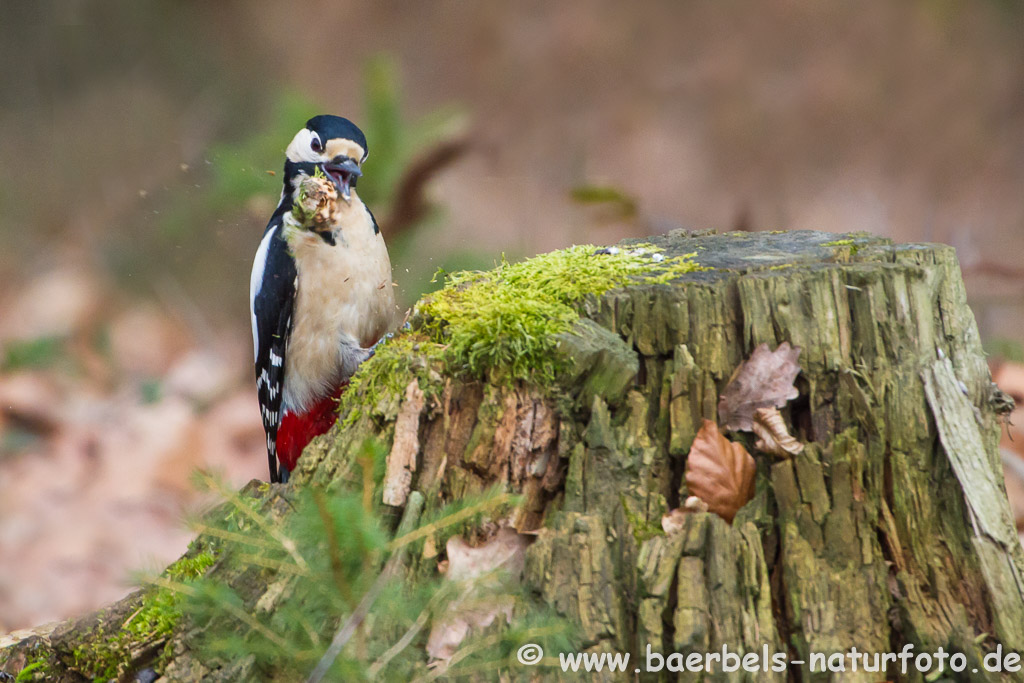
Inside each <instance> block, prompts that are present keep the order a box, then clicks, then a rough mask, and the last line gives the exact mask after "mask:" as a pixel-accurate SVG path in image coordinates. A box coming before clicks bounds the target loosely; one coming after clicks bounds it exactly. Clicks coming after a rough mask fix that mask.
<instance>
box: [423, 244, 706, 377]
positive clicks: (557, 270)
mask: <svg viewBox="0 0 1024 683" xmlns="http://www.w3.org/2000/svg"><path fill="white" fill-rule="evenodd" d="M597 250H598V248H597V247H594V246H592V245H579V246H573V247H569V248H568V249H562V250H560V251H553V252H550V253H548V254H542V255H540V256H536V257H534V258H531V259H528V260H526V261H522V262H519V263H507V262H502V263H501V264H499V265H498V266H497V267H496V268H495V269H494V270H492V271H489V272H461V273H453V274H451V275H449V276H448V277H447V281H446V284H445V287H444V288H443V289H441V290H440V291H439V292H436V293H434V294H432V295H430V296H428V297H427V298H425V299H424V300H423V301H421V302H420V303H419V305H418V306H417V310H416V316H417V321H418V325H419V328H420V330H421V331H422V332H423V333H425V334H426V336H427V337H428V338H429V339H430V340H431V341H433V342H436V343H439V344H443V345H444V347H443V352H442V355H443V358H444V361H445V364H446V366H447V369H448V370H449V371H450V372H454V373H457V374H464V375H469V376H472V377H477V378H481V379H483V378H487V379H489V380H491V381H500V380H502V379H505V380H525V381H531V382H537V383H543V384H548V383H550V382H551V381H552V380H554V379H555V377H556V375H557V371H558V367H557V365H558V362H559V361H558V356H557V355H556V354H555V346H556V339H555V337H556V336H557V335H558V334H561V333H563V332H567V331H568V330H569V329H570V327H571V326H572V324H573V323H574V322H575V321H576V320H577V319H578V318H579V314H578V312H577V310H576V306H577V305H578V304H580V303H581V302H582V301H583V300H584V299H585V298H586V297H587V296H591V295H600V294H603V293H605V292H607V291H608V290H611V289H615V288H617V287H624V286H626V285H628V284H631V283H645V284H659V283H661V284H664V283H668V282H670V281H672V280H674V279H675V278H678V277H679V276H681V275H683V274H686V273H690V272H693V271H695V270H698V269H699V266H697V264H695V263H694V262H693V260H692V259H693V256H694V254H687V255H685V256H679V257H673V258H664V257H663V256H662V254H661V253H660V251H659V250H658V249H657V248H656V247H653V246H651V245H649V244H640V245H635V246H634V247H633V248H632V249H616V250H615V251H614V252H613V253H602V254H596V253H595V252H596V251H597Z"/></svg>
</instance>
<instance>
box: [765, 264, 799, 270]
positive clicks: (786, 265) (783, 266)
mask: <svg viewBox="0 0 1024 683" xmlns="http://www.w3.org/2000/svg"><path fill="white" fill-rule="evenodd" d="M793 266H794V264H792V263H780V264H779V265H777V266H771V267H770V268H768V270H785V269H786V268H792V267H793Z"/></svg>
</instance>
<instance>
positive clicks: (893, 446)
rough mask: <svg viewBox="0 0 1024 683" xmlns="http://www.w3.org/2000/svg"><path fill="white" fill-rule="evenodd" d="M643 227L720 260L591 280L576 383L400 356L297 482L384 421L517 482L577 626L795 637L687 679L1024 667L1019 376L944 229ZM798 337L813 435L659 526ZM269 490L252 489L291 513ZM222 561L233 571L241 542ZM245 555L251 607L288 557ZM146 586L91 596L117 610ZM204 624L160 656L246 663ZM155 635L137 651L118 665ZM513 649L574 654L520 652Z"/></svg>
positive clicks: (645, 633)
mask: <svg viewBox="0 0 1024 683" xmlns="http://www.w3.org/2000/svg"><path fill="white" fill-rule="evenodd" d="M649 241H650V242H651V243H653V244H654V245H655V246H657V247H659V248H661V249H663V250H664V251H663V253H664V255H665V256H673V255H679V254H685V253H689V252H696V257H695V260H696V261H697V263H699V264H700V265H701V266H704V267H706V270H702V271H700V272H694V273H691V274H688V275H684V276H682V277H680V278H678V279H677V280H675V281H673V282H672V283H670V284H637V285H634V286H628V287H624V288H619V289H615V290H612V291H610V292H607V293H605V294H603V295H601V296H595V297H589V298H587V299H586V300H585V301H583V302H582V303H581V304H580V305H579V306H578V307H577V308H578V310H579V313H580V316H581V319H580V321H579V322H578V323H576V324H575V326H574V327H573V328H572V330H571V331H570V332H569V333H566V334H564V335H563V336H562V338H561V339H560V344H559V350H558V353H559V354H563V355H564V357H565V358H566V359H568V360H569V361H570V362H569V363H568V365H567V366H566V367H568V368H569V369H568V370H567V371H566V372H567V374H566V376H565V377H563V378H561V382H562V385H563V386H564V387H567V389H566V390H565V391H562V392H559V393H557V394H554V395H553V394H552V393H551V392H549V391H545V387H539V386H531V385H530V384H528V383H524V382H516V383H486V382H480V381H465V380H463V379H460V378H459V377H447V378H446V377H439V378H436V379H437V380H438V381H439V382H441V383H443V387H444V388H443V390H442V391H440V392H439V393H438V394H437V395H436V396H434V397H433V398H432V399H431V400H428V401H426V402H424V400H423V397H422V395H420V396H418V397H417V396H416V394H415V390H413V389H409V387H408V385H409V381H408V380H409V379H410V378H411V375H410V377H409V378H400V380H401V381H399V382H397V383H396V386H401V387H402V389H401V390H398V391H395V390H389V391H387V392H385V393H384V394H383V396H382V397H381V396H378V397H377V399H378V400H376V401H375V402H374V404H373V405H370V406H364V407H363V409H362V410H361V412H360V414H359V415H358V416H356V417H354V419H347V420H344V423H345V426H344V427H342V426H338V427H335V428H334V429H333V430H332V431H331V432H329V433H328V434H327V435H325V436H324V437H322V438H320V439H319V440H318V441H316V442H314V444H311V446H310V447H309V448H308V449H307V451H306V453H305V454H304V455H303V457H302V459H301V460H300V462H299V468H298V470H297V471H296V473H295V476H294V478H293V481H292V483H290V484H289V485H288V486H289V487H292V486H295V487H302V486H308V485H310V484H329V483H331V482H332V481H333V480H335V479H337V478H338V477H342V476H346V474H345V473H346V472H349V471H350V470H351V465H352V460H353V458H355V457H356V456H357V449H358V447H359V446H358V445H359V444H360V443H362V441H363V439H364V437H366V436H375V437H377V438H380V439H382V440H383V441H384V442H385V443H386V444H387V445H388V447H389V448H392V449H393V450H392V457H395V458H397V457H399V456H398V454H396V452H395V451H396V450H401V456H402V457H404V458H405V459H406V462H407V471H408V475H407V476H408V484H409V487H410V488H411V489H412V490H413V491H419V492H422V493H423V494H424V495H426V496H427V498H428V499H429V500H445V501H446V500H457V499H459V498H462V497H464V496H467V495H470V494H474V493H479V492H482V491H484V490H486V489H487V488H488V487H490V486H492V485H493V484H495V483H497V484H500V485H502V486H504V487H505V488H507V489H508V490H510V491H514V492H518V493H522V494H523V496H524V502H523V503H522V505H520V506H519V508H518V509H517V510H516V513H515V515H514V518H513V519H512V523H513V524H514V526H515V527H516V528H517V529H518V530H519V531H522V532H531V533H535V534H536V540H535V542H533V543H532V545H530V546H529V548H528V549H527V550H526V557H525V570H524V579H523V580H524V582H525V583H526V585H527V586H528V588H529V589H530V590H532V591H533V592H534V593H535V594H536V595H538V596H540V598H541V599H542V600H543V601H544V602H546V603H547V604H549V605H551V606H552V607H554V608H555V609H556V610H557V612H558V613H560V614H562V615H564V616H565V617H567V618H569V619H571V620H572V621H573V622H575V623H576V624H578V625H579V627H580V632H581V634H582V635H581V637H582V647H583V648H584V649H587V650H589V651H593V652H599V651H608V652H613V651H617V652H629V653H631V654H632V659H631V662H636V663H637V664H636V666H638V667H643V666H644V664H643V663H642V662H644V660H645V656H646V652H647V649H648V647H650V649H651V650H652V651H654V652H659V653H662V654H663V655H668V654H669V653H682V654H683V655H684V656H685V655H686V654H689V653H706V652H715V651H717V652H721V651H722V649H723V647H727V648H728V649H729V651H731V652H734V653H738V654H739V655H740V656H741V657H742V655H743V654H745V653H758V654H761V653H762V652H764V651H765V649H766V648H767V650H769V651H771V652H777V653H785V654H786V655H787V656H788V658H789V659H790V660H802V661H804V662H806V664H804V665H803V666H800V665H791V666H790V667H789V668H788V669H787V670H786V671H782V672H773V671H763V670H758V671H757V672H743V671H742V670H741V671H740V672H738V673H724V672H722V671H721V669H718V670H717V671H716V672H714V673H711V674H703V675H701V674H684V675H683V678H685V679H686V680H703V679H705V678H707V679H711V680H739V679H741V678H743V679H745V680H825V679H830V678H832V677H841V678H842V680H851V681H861V680H862V681H872V682H875V681H879V680H883V679H888V680H924V675H925V673H919V672H916V671H915V670H914V669H913V668H911V670H910V671H909V672H908V673H906V674H904V673H902V672H900V671H898V670H896V671H894V669H892V668H890V669H889V671H888V673H885V674H880V673H870V672H864V671H863V670H862V669H860V668H858V671H857V672H856V673H854V672H852V671H850V668H849V660H847V662H846V667H847V668H846V672H845V673H835V672H833V673H828V672H825V673H821V672H816V673H812V672H811V670H810V668H809V666H810V662H811V658H812V653H823V654H824V655H825V656H829V655H834V654H835V653H846V652H848V651H849V650H850V648H851V647H856V648H857V650H858V651H861V652H868V653H887V652H900V651H901V650H903V649H904V648H905V647H906V646H908V645H910V646H912V648H913V653H914V654H915V655H916V654H919V653H933V652H936V651H937V650H938V648H940V647H942V648H943V649H944V650H945V651H946V652H958V653H962V654H963V655H964V661H965V662H966V663H967V668H966V671H965V672H964V673H962V674H951V673H947V674H946V676H945V678H946V679H948V680H967V679H970V680H1005V677H1006V676H1010V677H1011V678H1012V679H1013V680H1022V676H1021V674H1020V673H1005V672H1004V673H994V672H988V671H986V670H985V669H984V666H983V664H984V662H983V660H984V658H985V656H986V654H988V653H991V652H993V651H995V650H996V648H997V647H1001V649H1002V652H1003V653H1004V654H1005V653H1006V652H1009V651H1018V652H1020V651H1024V577H1022V568H1024V557H1022V551H1021V546H1020V543H1019V541H1018V538H1017V534H1016V532H1015V530H1014V527H1013V524H1012V520H1011V517H1010V513H1009V508H1008V505H1007V501H1006V494H1005V490H1004V488H1003V483H1002V475H1001V469H1000V464H999V455H998V449H997V442H998V436H999V430H1000V425H1001V415H1002V414H1004V413H1005V408H1006V398H1005V395H1003V394H1002V393H1001V392H999V391H998V389H996V387H995V385H994V384H993V383H992V382H991V378H990V375H989V370H988V367H987V364H986V361H985V357H984V354H983V352H982V349H981V345H980V341H979V337H978V331H977V328H976V326H975V322H974V318H973V316H972V314H971V312H970V310H969V309H968V307H967V304H966V299H965V293H964V287H963V283H962V280H961V276H960V272H959V267H958V264H957V261H956V257H955V253H954V250H953V249H952V248H951V247H947V246H942V245H935V244H908V245H896V244H892V243H891V242H890V241H888V240H885V239H880V238H877V237H873V236H870V235H864V234H854V235H842V236H836V235H834V234H827V233H817V232H780V233H729V234H722V235H717V234H687V233H682V232H674V233H670V234H668V235H666V236H662V237H656V238H652V239H651V240H649ZM624 246H625V245H624ZM420 322H421V321H416V320H414V324H413V327H414V331H415V328H416V326H417V325H418V324H420ZM783 342H789V343H790V344H791V345H793V346H796V347H800V349H801V353H800V356H799V363H800V365H801V368H802V373H801V374H800V376H799V378H798V380H797V388H798V389H799V391H800V395H799V398H797V399H796V400H794V401H792V402H790V403H789V404H788V406H787V407H786V408H784V409H783V415H784V417H785V418H786V421H787V422H788V424H789V425H792V428H793V432H794V436H795V437H796V438H797V439H798V440H799V441H800V442H802V443H803V444H805V448H804V450H803V451H802V452H801V453H800V454H799V455H796V456H795V457H793V458H791V459H785V460H778V459H772V458H770V457H769V456H758V458H757V477H756V488H755V495H754V498H753V499H752V500H751V501H750V502H749V503H748V504H747V505H745V506H744V507H743V508H742V509H740V511H739V512H738V514H737V515H736V517H735V519H734V520H733V522H732V523H731V524H729V523H727V522H726V521H724V520H723V519H721V518H719V517H717V516H716V515H714V514H711V513H706V512H699V511H697V512H692V513H689V514H687V515H685V516H684V517H683V518H682V519H683V521H682V529H681V530H680V531H676V532H674V533H671V534H666V533H664V532H663V531H662V529H661V519H662V516H663V515H665V514H666V513H668V512H669V511H670V510H672V509H675V508H679V507H680V506H681V503H682V501H683V500H685V498H686V497H687V495H688V491H687V490H686V483H685V480H684V476H683V474H684V468H685V464H686V458H687V454H688V452H689V450H690V446H691V444H692V443H693V440H694V437H695V434H696V433H697V430H698V429H699V427H700V426H701V423H702V420H704V419H707V420H711V421H717V420H718V400H719V396H720V393H721V392H722V390H723V388H724V387H725V385H726V384H727V383H728V382H729V380H730V377H731V376H732V375H733V373H734V371H735V370H736V369H737V367H738V366H739V365H740V364H741V363H742V362H743V361H744V360H745V359H746V358H747V357H748V356H749V355H750V353H751V352H752V350H753V349H754V348H755V347H757V346H758V345H760V344H768V346H769V347H770V348H772V349H774V348H776V347H777V346H778V345H780V344H782V343H783ZM410 406H411V407H410ZM342 417H343V418H345V417H346V416H345V415H343V416H342ZM348 417H350V418H351V416H348ZM396 423H398V424H399V428H398V429H397V430H396ZM339 424H341V423H339ZM396 431H397V432H398V433H399V436H396ZM732 438H734V439H735V440H739V441H744V440H746V442H747V443H749V438H748V437H745V436H743V435H732ZM398 443H401V444H402V445H401V446H400V447H398V446H396V444H398ZM751 450H752V451H753V449H752V448H751ZM399 488H401V487H399ZM280 490H286V489H279V487H275V488H274V489H272V490H267V489H266V487H264V489H263V490H262V492H261V491H260V489H259V487H250V490H249V493H250V494H251V495H254V496H257V497H263V498H265V499H266V501H267V502H266V505H267V506H268V508H273V509H277V510H278V513H277V514H279V515H281V516H284V515H287V514H288V509H287V506H285V505H281V504H280V501H279V500H278V499H277V496H278V495H279V494H280ZM388 495H390V496H392V498H390V502H393V503H399V504H400V503H401V501H402V500H404V497H403V495H402V492H401V491H398V493H397V494H396V493H395V491H394V490H392V491H391V493H390V494H388ZM396 495H397V498H395V497H393V496H396ZM275 506H276V507H275ZM212 572H213V574H214V575H216V574H218V573H220V574H221V575H223V576H224V577H227V579H228V580H231V577H233V576H236V575H239V574H240V570H239V568H238V567H236V566H232V565H231V564H230V563H224V564H219V565H216V566H214V568H213V569H212ZM246 577H247V578H246V580H247V581H249V582H250V583H251V585H249V587H248V589H247V590H246V595H247V596H249V598H250V600H251V602H250V605H249V606H250V607H251V606H252V605H254V604H256V602H257V601H258V600H259V599H260V598H261V596H263V595H264V594H265V593H266V592H267V591H268V589H269V588H271V587H272V585H273V584H274V582H275V580H276V579H277V578H278V577H277V576H276V575H275V573H274V572H273V571H272V570H267V569H264V570H263V571H262V572H261V573H259V574H252V573H251V572H250V573H248V574H247V575H246ZM139 599H140V598H139V596H138V595H136V596H132V597H129V598H128V599H126V601H123V603H122V604H120V605H118V606H115V607H114V608H112V609H111V610H108V611H107V612H106V613H105V615H101V616H100V617H98V619H99V620H100V621H102V620H103V619H104V618H108V619H112V620H113V621H117V620H118V619H121V618H123V616H124V614H125V613H130V611H131V609H132V608H133V605H137V604H138V600H139ZM133 600H134V601H136V602H134V603H133V602H132V601H133ZM111 615H113V616H111ZM96 623H97V621H96V618H93V619H92V620H91V621H90V620H84V621H80V622H74V623H71V624H68V625H65V626H63V627H61V628H60V629H58V631H57V632H55V633H54V634H52V635H51V636H49V637H48V638H43V639H42V640H40V639H38V638H37V639H36V640H35V641H28V642H23V643H21V644H20V645H19V646H17V647H16V648H14V649H10V650H8V651H7V652H6V654H4V653H0V661H3V659H4V658H5V657H6V660H7V667H8V670H11V671H14V670H16V668H17V666H18V662H24V661H25V659H24V657H25V653H26V652H28V651H29V649H30V646H36V647H38V646H40V643H42V646H43V647H44V648H45V649H46V651H47V652H49V653H52V655H51V656H50V666H51V667H52V669H51V670H52V671H54V672H55V677H56V678H60V677H61V676H63V677H64V680H79V679H78V678H76V676H77V674H76V673H75V668H74V666H72V665H70V664H69V662H71V658H70V657H69V653H70V652H72V651H73V650H74V648H75V647H76V644H78V643H80V642H81V641H82V639H83V638H87V637H88V632H89V631H88V630H89V628H90V627H92V628H93V629H95V627H96ZM195 637H197V636H196V634H195V632H194V630H193V631H190V630H189V629H188V628H187V624H186V625H182V626H181V627H179V628H177V629H176V631H175V632H174V634H173V635H171V636H170V646H168V647H169V648H170V651H172V652H173V653H174V654H173V656H171V657H170V659H169V660H168V661H167V662H166V667H165V669H164V673H165V674H166V675H167V678H168V679H169V680H175V679H180V680H184V679H190V680H233V679H232V678H231V676H236V677H237V678H244V677H245V676H249V675H253V676H255V674H254V673H253V672H252V671H251V670H250V669H246V666H248V665H247V664H246V663H245V662H219V663H216V664H211V663H209V662H199V661H196V660H195V659H194V657H195V655H194V653H193V652H192V651H191V650H190V649H189V643H190V639H191V638H195ZM43 641H45V642H43ZM158 645H162V643H158ZM133 656H134V655H133ZM147 657H148V658H149V659H148V660H147ZM19 658H20V659H19ZM152 658H153V657H152V653H150V654H146V653H145V652H142V653H141V654H138V657H137V658H136V659H135V660H134V661H132V662H125V663H124V665H123V666H121V667H120V669H119V671H120V672H121V673H122V674H124V675H127V672H130V671H134V670H136V669H138V668H140V667H142V666H145V665H146V662H147V661H151V660H152ZM424 658H425V655H424ZM890 666H897V665H893V664H890ZM631 668H632V664H631ZM972 670H976V671H975V672H972ZM508 671H509V672H510V675H511V676H512V678H513V679H516V680H518V679H519V678H520V677H525V676H528V675H530V676H540V677H541V678H551V679H557V678H559V677H560V676H561V675H562V674H560V672H559V671H558V670H557V669H551V668H544V667H534V668H531V669H526V668H519V669H516V665H515V663H514V662H512V663H511V664H510V665H509V669H508ZM947 672H948V669H947ZM926 673H927V672H926ZM604 675H605V676H607V677H608V679H609V680H614V679H616V678H615V676H612V675H609V674H604ZM677 676H678V674H676V673H670V672H668V671H664V670H663V671H662V672H661V673H659V674H644V675H643V676H642V678H643V679H645V680H646V679H648V678H650V680H662V679H664V680H675V679H676V678H677ZM628 678H629V679H632V678H633V672H632V671H630V673H629V674H628ZM929 680H936V679H935V678H930V679H929Z"/></svg>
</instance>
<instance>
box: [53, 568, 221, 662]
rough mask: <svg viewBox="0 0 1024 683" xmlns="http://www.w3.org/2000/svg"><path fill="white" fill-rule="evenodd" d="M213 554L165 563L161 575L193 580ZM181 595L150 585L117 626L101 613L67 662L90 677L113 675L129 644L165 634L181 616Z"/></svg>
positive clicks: (149, 640) (125, 657)
mask: <svg viewBox="0 0 1024 683" xmlns="http://www.w3.org/2000/svg"><path fill="white" fill-rule="evenodd" d="M215 561H216V557H215V556H214V554H213V553H212V552H209V551H203V552H200V553H197V554H195V555H192V556H186V557H183V558H181V559H179V560H178V561H177V562H175V563H174V564H172V565H171V566H169V567H168V568H167V569H166V571H165V572H164V576H165V577H166V578H167V579H169V580H171V581H176V582H184V581H194V580H195V579H198V578H199V577H201V576H202V575H203V574H205V573H206V570H207V569H209V568H210V566H212V565H213V563H214V562H215ZM181 615H182V612H181V596H179V595H178V594H177V593H175V592H174V591H172V590H171V589H169V588H163V587H161V588H156V589H151V590H150V591H148V592H147V593H146V594H145V595H143V597H142V604H141V605H140V606H139V609H138V610H136V611H135V612H134V613H133V614H132V615H131V616H129V617H128V619H127V620H125V622H124V623H123V624H122V625H121V626H120V627H119V628H117V630H113V631H112V630H110V625H109V624H106V623H105V619H104V615H103V613H100V615H99V622H100V625H99V626H97V627H96V628H95V629H94V630H92V631H91V632H90V633H89V635H88V636H87V637H86V638H85V639H84V640H83V641H82V642H81V643H79V644H78V645H77V646H76V647H75V649H74V650H73V651H72V655H71V656H72V662H71V666H72V667H73V668H74V669H76V670H77V671H79V672H81V673H82V674H84V675H85V676H88V677H91V678H92V679H93V680H94V681H107V680H111V679H115V678H117V676H118V675H120V673H121V667H122V666H123V665H124V664H125V663H126V662H127V661H128V660H129V659H130V656H131V655H130V653H131V651H132V649H133V645H135V644H138V643H146V642H154V641H157V640H160V639H161V638H166V637H167V636H169V635H170V634H171V632H172V631H173V630H174V627H175V626H176V625H177V623H178V621H179V620H180V619H181Z"/></svg>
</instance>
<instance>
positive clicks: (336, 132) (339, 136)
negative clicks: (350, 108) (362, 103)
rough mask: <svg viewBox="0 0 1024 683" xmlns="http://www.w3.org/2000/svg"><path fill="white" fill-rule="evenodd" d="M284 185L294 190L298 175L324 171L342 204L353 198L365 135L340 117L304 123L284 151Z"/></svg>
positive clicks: (364, 152) (365, 152) (366, 151)
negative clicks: (285, 156) (342, 201)
mask: <svg viewBox="0 0 1024 683" xmlns="http://www.w3.org/2000/svg"><path fill="white" fill-rule="evenodd" d="M285 154H286V155H287V157H288V158H287V160H286V161H285V164H284V175H285V178H284V182H285V186H286V189H289V190H290V191H294V190H295V188H296V183H295V181H296V178H298V176H299V175H303V174H304V175H308V176H312V175H313V174H314V173H315V172H316V169H317V168H319V169H320V170H321V171H323V173H324V175H326V176H327V177H328V178H330V179H331V182H333V183H334V186H335V187H336V188H337V189H338V195H339V196H341V197H342V198H343V199H344V200H345V201H349V200H350V199H351V198H352V188H353V187H355V186H356V179H357V178H359V176H361V175H362V174H363V173H362V171H361V170H360V167H361V166H362V164H363V162H364V161H366V157H367V156H368V155H369V149H367V147H366V136H365V135H363V131H361V130H359V128H358V127H357V126H356V124H354V123H352V122H351V121H349V120H348V119H343V118H342V117H340V116H331V115H329V114H322V115H320V116H314V117H313V118H311V119H310V120H309V121H307V122H306V127H305V128H303V129H302V130H300V131H299V132H298V133H296V134H295V137H294V138H292V141H291V144H289V145H288V149H287V150H286V151H285Z"/></svg>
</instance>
